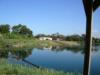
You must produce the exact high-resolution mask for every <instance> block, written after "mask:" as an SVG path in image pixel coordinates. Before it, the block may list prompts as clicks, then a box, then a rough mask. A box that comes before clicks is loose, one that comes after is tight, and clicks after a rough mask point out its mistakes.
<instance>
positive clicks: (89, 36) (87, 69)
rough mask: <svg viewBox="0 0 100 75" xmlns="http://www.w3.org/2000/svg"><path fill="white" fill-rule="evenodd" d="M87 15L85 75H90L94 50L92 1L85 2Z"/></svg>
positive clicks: (86, 0) (85, 0) (84, 0)
mask: <svg viewBox="0 0 100 75" xmlns="http://www.w3.org/2000/svg"><path fill="white" fill-rule="evenodd" d="M83 4H84V9H85V13H86V37H85V38H86V39H85V56H84V68H83V75H90V64H91V49H92V8H93V1H92V0H83Z"/></svg>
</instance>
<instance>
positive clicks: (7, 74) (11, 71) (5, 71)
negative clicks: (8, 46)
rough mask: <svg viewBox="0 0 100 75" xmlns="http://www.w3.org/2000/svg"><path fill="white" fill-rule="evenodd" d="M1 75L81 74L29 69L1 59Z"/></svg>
mask: <svg viewBox="0 0 100 75" xmlns="http://www.w3.org/2000/svg"><path fill="white" fill-rule="evenodd" d="M0 75H81V74H79V73H77V74H76V73H69V72H68V73H64V72H62V71H60V72H58V71H55V70H48V69H41V68H35V67H32V68H28V67H25V66H22V65H18V64H8V63H7V61H6V59H0Z"/></svg>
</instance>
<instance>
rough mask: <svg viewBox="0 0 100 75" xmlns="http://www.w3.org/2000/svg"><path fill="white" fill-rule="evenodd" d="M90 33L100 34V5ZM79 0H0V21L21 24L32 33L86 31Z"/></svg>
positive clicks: (66, 33)
mask: <svg viewBox="0 0 100 75" xmlns="http://www.w3.org/2000/svg"><path fill="white" fill-rule="evenodd" d="M93 17H94V19H93V27H94V28H93V33H96V34H95V35H96V36H99V35H100V8H99V9H98V10H97V11H96V12H95V13H94V15H93ZM85 20H86V19H85V13H84V9H83V5H82V0H0V24H10V25H11V26H13V25H16V24H24V25H27V27H29V28H31V30H32V31H33V32H34V34H38V33H43V34H52V33H56V32H59V33H61V34H64V35H71V34H83V33H85Z"/></svg>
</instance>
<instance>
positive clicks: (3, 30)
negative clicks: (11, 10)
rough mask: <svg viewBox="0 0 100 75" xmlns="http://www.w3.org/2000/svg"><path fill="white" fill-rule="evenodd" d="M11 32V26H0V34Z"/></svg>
mask: <svg viewBox="0 0 100 75" xmlns="http://www.w3.org/2000/svg"><path fill="white" fill-rule="evenodd" d="M9 32H10V25H8V24H2V25H0V33H9Z"/></svg>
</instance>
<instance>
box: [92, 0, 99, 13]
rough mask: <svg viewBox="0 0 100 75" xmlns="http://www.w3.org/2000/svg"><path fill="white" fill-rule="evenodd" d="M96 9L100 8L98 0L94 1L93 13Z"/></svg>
mask: <svg viewBox="0 0 100 75" xmlns="http://www.w3.org/2000/svg"><path fill="white" fill-rule="evenodd" d="M98 7H100V0H95V1H94V2H93V11H95V10H96V9H97V8H98Z"/></svg>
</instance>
